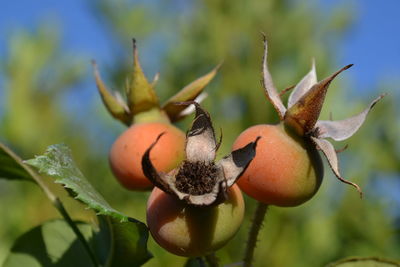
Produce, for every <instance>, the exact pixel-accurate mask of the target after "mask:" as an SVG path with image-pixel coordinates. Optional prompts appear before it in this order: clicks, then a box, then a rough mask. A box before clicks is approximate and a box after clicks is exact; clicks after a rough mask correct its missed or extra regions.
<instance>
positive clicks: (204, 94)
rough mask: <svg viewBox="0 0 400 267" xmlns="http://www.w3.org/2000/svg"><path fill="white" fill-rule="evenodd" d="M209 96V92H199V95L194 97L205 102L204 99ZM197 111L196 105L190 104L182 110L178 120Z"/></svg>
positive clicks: (199, 101)
mask: <svg viewBox="0 0 400 267" xmlns="http://www.w3.org/2000/svg"><path fill="white" fill-rule="evenodd" d="M207 97H208V94H207V92H202V93H201V94H199V95H198V96H196V98H195V99H194V101H195V102H197V103H199V104H200V103H201V102H203V100H204V99H206V98H207ZM195 111H196V108H195V107H194V106H192V105H190V106H188V107H187V108H185V109H184V110H182V111H181V112H180V113H179V115H178V117H179V118H178V119H177V120H179V119H180V118H184V117H186V116H188V115H190V114H192V113H193V112H195Z"/></svg>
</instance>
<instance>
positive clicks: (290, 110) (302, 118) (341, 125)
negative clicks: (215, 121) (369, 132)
mask: <svg viewBox="0 0 400 267" xmlns="http://www.w3.org/2000/svg"><path fill="white" fill-rule="evenodd" d="M267 48H268V47H267V41H266V38H265V36H264V58H263V80H262V82H263V87H264V89H265V93H266V95H267V97H268V99H269V101H270V102H271V103H272V105H273V106H274V108H275V109H276V111H277V112H278V115H279V118H280V120H281V121H283V122H284V123H285V124H286V125H288V126H290V127H291V128H293V129H294V130H295V132H296V133H297V134H298V135H300V136H303V137H304V138H309V139H311V141H312V143H313V144H314V145H315V146H316V148H317V149H319V150H321V151H322V152H323V154H324V155H325V157H326V158H327V160H328V163H329V165H330V167H331V169H332V171H333V172H334V174H335V175H336V177H337V178H338V179H339V180H340V181H342V182H344V183H347V184H350V185H352V186H354V187H355V188H356V189H357V190H358V192H359V193H360V196H362V191H361V188H360V187H359V186H358V185H357V184H355V183H353V182H350V181H348V180H346V179H344V178H343V177H342V176H341V174H340V172H339V165H338V159H337V154H336V151H335V148H334V147H333V145H332V144H331V143H330V142H329V141H327V140H326V138H332V139H333V140H336V141H342V140H345V139H347V138H349V137H350V136H352V135H353V134H354V133H355V132H356V131H357V130H358V129H359V128H360V126H361V125H362V124H363V122H364V120H365V118H366V116H367V114H368V112H369V111H370V110H371V109H372V107H373V106H374V105H375V104H376V103H377V102H378V101H379V100H380V99H382V98H383V97H384V95H380V96H379V97H377V98H376V99H374V100H373V101H372V102H371V104H369V106H368V107H367V108H366V109H365V110H364V111H362V112H361V113H359V114H357V115H355V116H353V117H350V118H348V119H345V120H339V121H323V120H318V117H319V115H320V112H321V109H322V105H323V102H324V100H325V95H326V92H327V90H328V87H329V84H330V83H331V82H332V80H333V79H334V78H335V77H336V76H337V75H339V74H340V73H341V72H342V71H344V70H346V69H348V68H350V67H351V66H353V65H352V64H350V65H347V66H345V67H343V68H342V69H340V70H338V71H337V72H335V73H333V74H332V75H330V76H329V77H327V78H325V79H323V80H321V81H319V82H318V81H317V74H316V71H315V62H314V61H313V63H312V67H311V70H310V72H309V73H308V74H307V75H306V76H305V77H304V78H303V79H302V80H301V81H300V82H299V83H298V84H297V85H296V86H295V87H294V89H293V91H292V93H291V94H290V96H289V99H288V107H287V109H286V107H285V106H284V105H283V103H282V100H281V98H280V95H279V93H278V91H277V89H276V88H275V86H274V84H273V82H272V78H271V74H270V72H269V70H268V66H267Z"/></svg>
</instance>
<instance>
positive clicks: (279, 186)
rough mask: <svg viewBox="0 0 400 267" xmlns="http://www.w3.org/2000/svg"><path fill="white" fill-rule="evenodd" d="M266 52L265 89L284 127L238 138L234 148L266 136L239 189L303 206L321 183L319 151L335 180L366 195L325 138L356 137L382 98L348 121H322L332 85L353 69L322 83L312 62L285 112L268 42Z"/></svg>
mask: <svg viewBox="0 0 400 267" xmlns="http://www.w3.org/2000/svg"><path fill="white" fill-rule="evenodd" d="M264 49H265V53H264V59H263V86H264V89H265V93H266V95H267V97H268V99H269V101H270V102H271V103H272V105H273V106H274V108H275V109H276V111H277V112H278V115H279V118H280V120H281V123H279V124H278V125H266V124H263V125H256V126H253V127H251V128H249V129H247V130H245V131H244V132H243V133H242V134H241V135H240V136H239V137H238V138H237V139H236V141H235V143H234V145H233V149H235V148H238V147H241V146H242V145H243V144H246V143H247V142H249V140H252V139H253V138H254V137H255V136H262V139H261V140H260V142H259V144H258V146H257V155H256V156H255V158H254V159H253V161H252V163H251V164H250V166H249V168H247V170H246V172H245V173H244V174H243V175H242V177H241V178H240V179H239V181H238V184H239V186H240V188H241V189H242V190H243V191H244V192H245V193H246V194H248V195H249V196H251V197H253V198H255V199H257V200H258V201H260V202H262V203H265V204H271V205H276V206H297V205H300V204H302V203H304V202H305V201H307V200H309V199H310V198H311V197H312V196H314V194H315V193H316V192H317V190H318V188H319V186H320V184H321V181H322V177H323V169H322V167H323V166H322V161H321V158H320V156H319V154H318V151H317V150H320V151H322V153H323V154H324V155H325V157H326V158H327V160H328V163H329V166H330V167H331V169H332V171H333V173H334V174H335V175H336V177H337V178H338V179H339V180H340V181H342V182H344V183H347V184H350V185H352V186H354V187H355V188H357V190H358V191H359V192H360V195H361V189H360V187H359V186H358V185H357V184H355V183H353V182H350V181H348V180H346V179H344V178H343V177H342V175H341V174H340V172H339V166H338V159H337V154H336V151H335V148H334V147H333V145H332V144H331V143H330V142H329V141H328V140H326V138H332V139H334V140H336V141H342V140H345V139H347V138H349V137H350V136H352V135H353V134H354V133H355V132H356V131H357V130H358V129H359V128H360V126H361V125H362V123H363V122H364V120H365V118H366V116H367V114H368V112H369V111H370V110H371V108H372V107H373V106H374V105H375V104H376V103H377V102H378V101H379V100H380V99H381V98H382V97H383V95H381V96H379V97H378V98H376V99H375V100H373V101H372V102H371V104H370V105H369V106H368V107H367V108H366V109H365V110H364V111H362V112H361V113H359V114H358V115H355V116H353V117H350V118H348V119H345V120H340V121H323V120H318V117H319V115H320V112H321V109H322V104H323V102H324V99H325V95H326V92H327V90H328V87H329V84H330V83H331V82H332V80H333V79H334V78H335V77H336V76H337V75H339V74H340V73H341V72H342V71H344V70H346V69H348V68H350V67H351V66H352V65H347V66H345V67H344V68H342V69H340V70H339V71H337V72H335V73H334V74H332V75H331V76H329V77H327V78H325V79H323V80H321V81H319V82H318V81H317V75H316V71H315V64H314V63H313V65H312V68H311V71H310V72H309V73H308V74H307V75H306V76H305V77H304V78H303V79H302V80H301V81H300V82H299V83H298V84H297V85H296V86H295V87H294V89H293V92H292V93H291V95H290V96H289V100H288V107H287V108H286V107H285V106H284V105H283V103H282V100H281V98H280V95H279V93H278V91H277V89H276V88H275V86H274V84H273V82H272V78H271V74H270V72H269V71H268V67H267V42H266V40H265V39H264Z"/></svg>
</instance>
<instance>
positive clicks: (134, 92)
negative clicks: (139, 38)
mask: <svg viewBox="0 0 400 267" xmlns="http://www.w3.org/2000/svg"><path fill="white" fill-rule="evenodd" d="M133 59H134V60H133V73H132V80H131V82H130V84H129V87H128V90H127V92H126V95H127V96H128V106H129V108H130V110H131V111H132V113H133V114H134V115H136V114H138V113H140V112H143V111H147V110H150V109H152V108H154V107H158V106H159V103H158V98H157V95H156V92H155V91H154V88H153V86H152V85H151V84H150V83H149V81H148V80H147V78H146V76H145V75H144V73H143V70H142V67H141V66H140V62H139V56H138V51H137V47H136V41H135V40H134V39H133Z"/></svg>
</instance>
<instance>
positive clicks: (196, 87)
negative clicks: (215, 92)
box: [92, 39, 221, 126]
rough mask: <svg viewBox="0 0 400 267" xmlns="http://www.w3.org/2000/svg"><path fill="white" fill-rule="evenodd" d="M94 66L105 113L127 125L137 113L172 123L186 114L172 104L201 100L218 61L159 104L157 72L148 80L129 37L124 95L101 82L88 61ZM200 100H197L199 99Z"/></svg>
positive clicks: (98, 74)
mask: <svg viewBox="0 0 400 267" xmlns="http://www.w3.org/2000/svg"><path fill="white" fill-rule="evenodd" d="M92 64H93V68H94V76H95V79H96V84H97V88H98V91H99V93H100V96H101V99H102V101H103V103H104V105H105V106H106V108H107V110H108V111H109V113H110V114H111V115H112V116H113V117H114V118H115V119H117V120H119V121H121V122H122V123H124V124H126V125H127V126H130V125H131V124H132V123H133V122H136V120H137V119H138V116H137V115H138V114H144V113H148V114H150V113H151V114H153V115H152V116H156V117H157V118H158V117H161V118H167V120H169V121H172V122H175V121H178V120H180V119H182V118H183V117H185V116H186V115H188V112H187V111H186V110H185V107H182V106H176V105H174V103H175V102H182V101H192V100H195V101H198V102H199V101H201V100H202V99H204V96H205V95H206V94H205V93H204V92H203V90H204V88H205V87H206V86H207V85H208V84H209V83H210V81H211V80H212V79H213V78H214V77H215V75H216V74H217V71H218V69H219V67H220V65H221V64H219V65H218V66H216V67H215V68H214V69H213V70H211V71H210V72H209V73H207V74H205V75H203V76H201V77H199V78H198V79H196V80H194V81H193V82H191V83H190V84H188V85H187V86H185V87H184V88H183V89H182V90H180V91H179V92H178V93H177V94H175V95H174V96H172V97H171V98H170V99H168V100H167V101H166V102H165V103H164V104H163V105H160V103H159V99H158V96H157V94H156V92H155V90H154V88H155V86H156V84H157V81H158V74H156V75H155V77H154V78H153V81H152V82H150V81H149V80H148V79H147V78H146V76H145V75H144V72H143V70H142V67H141V65H140V62H139V54H138V49H137V47H136V41H135V39H133V70H132V72H131V75H130V76H129V78H128V80H127V82H126V85H125V90H124V92H125V96H126V100H125V99H124V97H123V96H122V95H121V94H120V93H119V92H118V91H113V90H112V91H110V90H109V89H108V88H107V86H106V85H105V84H104V83H103V81H102V79H101V77H100V73H99V71H98V69H97V64H96V62H95V61H94V60H93V61H92ZM200 99H201V100H200Z"/></svg>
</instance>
